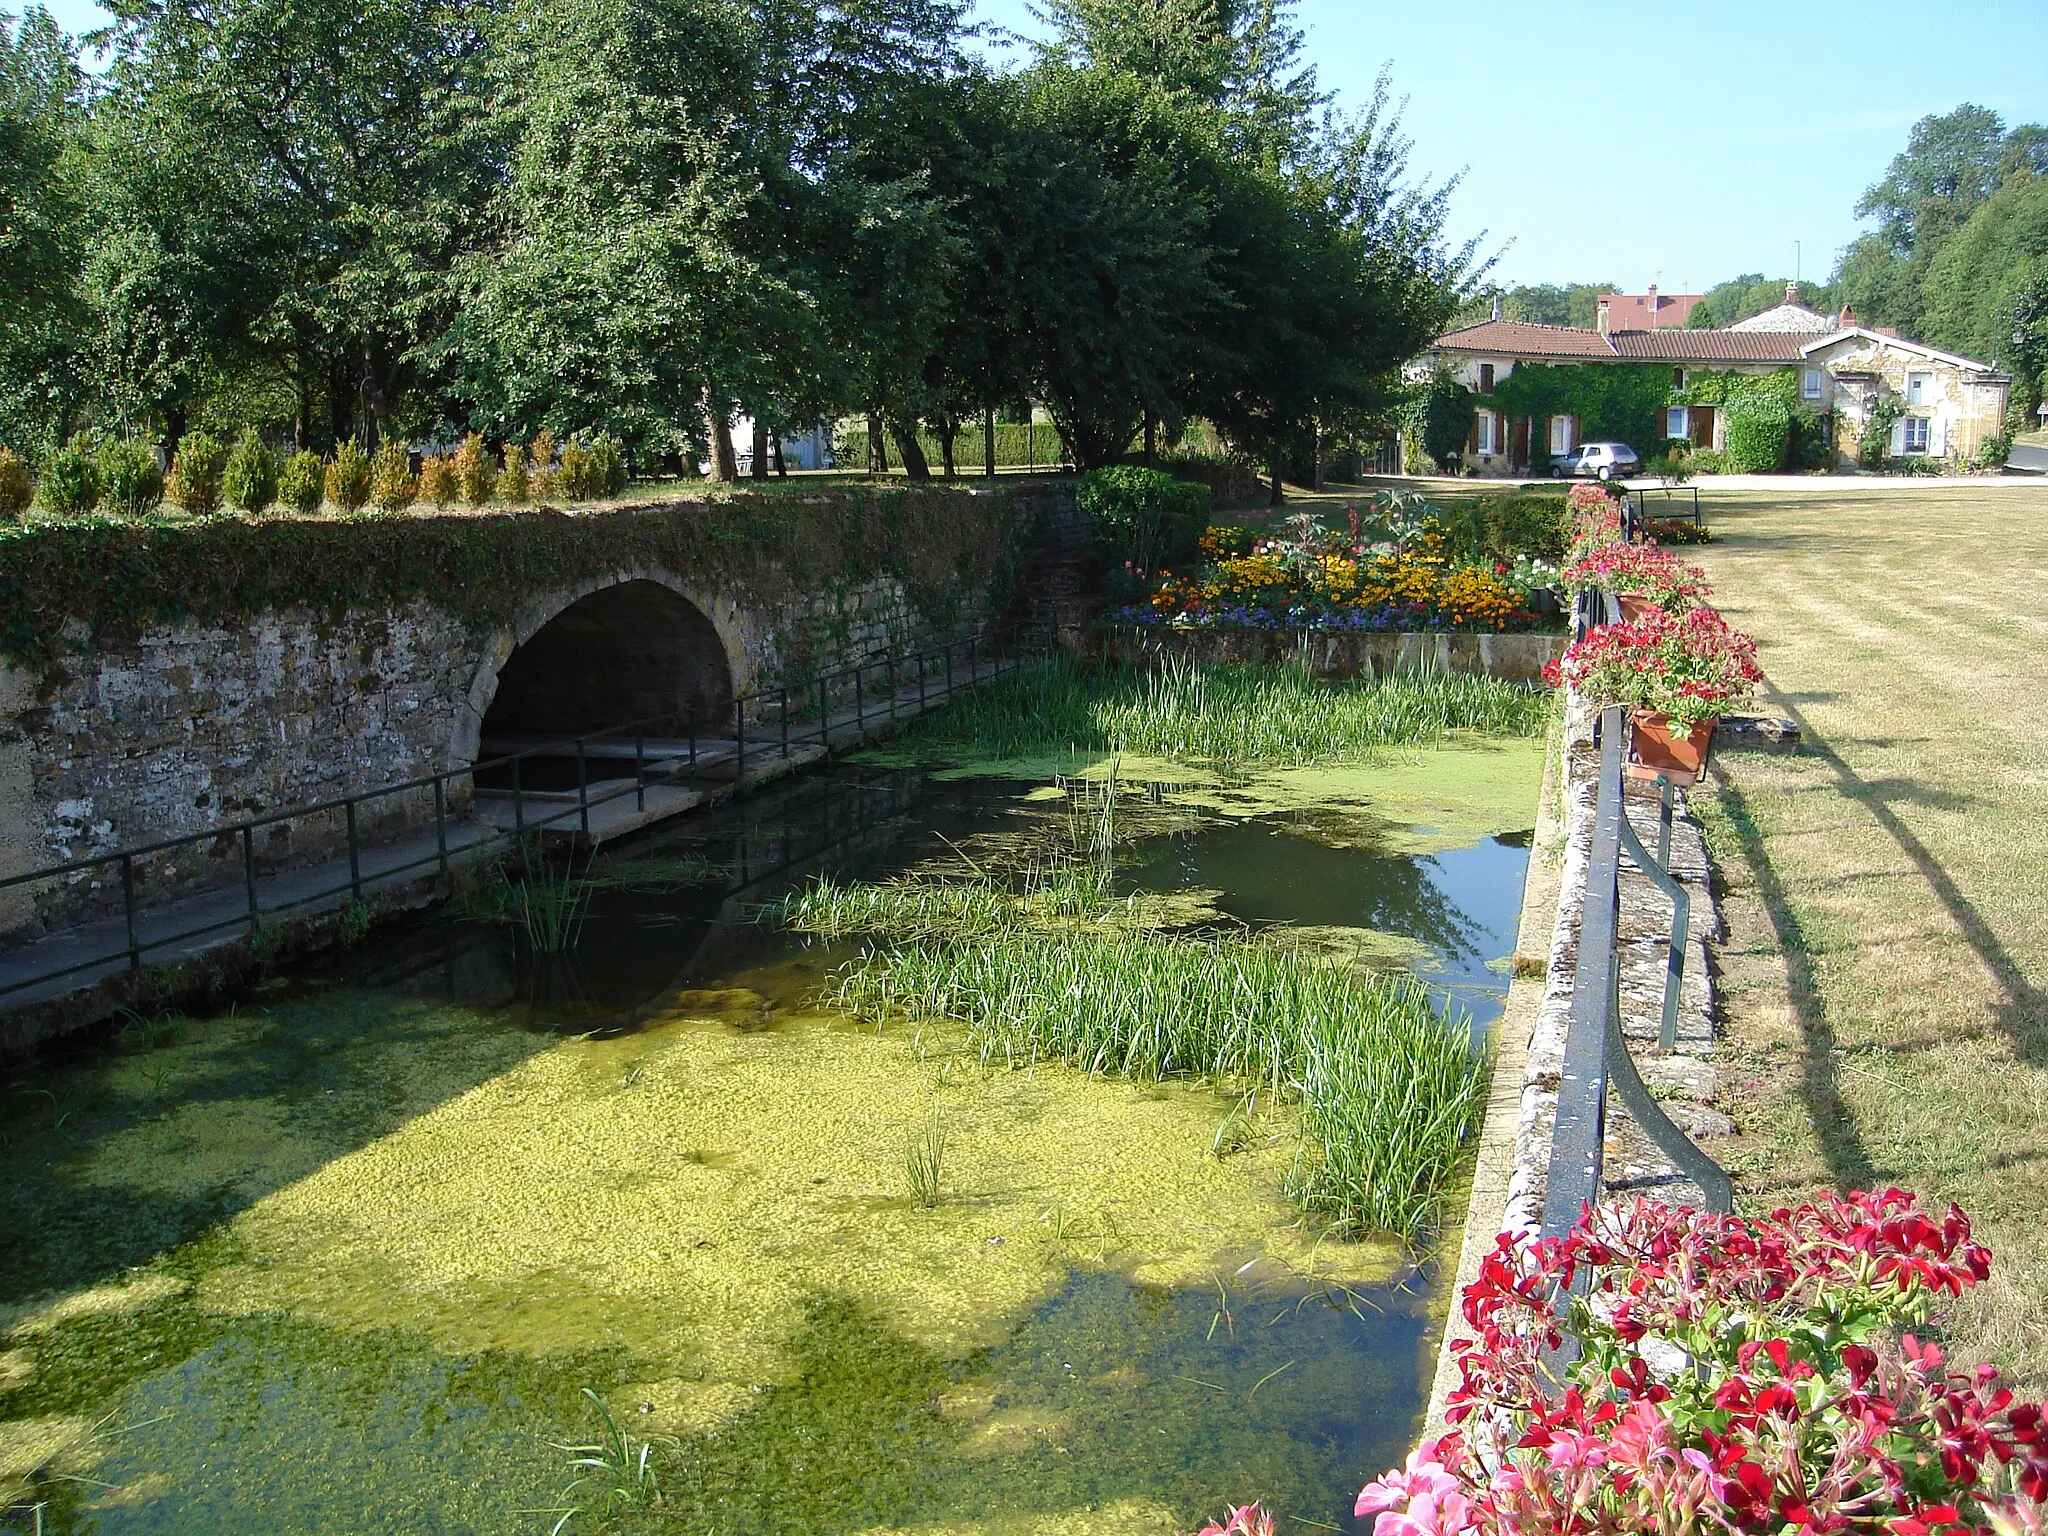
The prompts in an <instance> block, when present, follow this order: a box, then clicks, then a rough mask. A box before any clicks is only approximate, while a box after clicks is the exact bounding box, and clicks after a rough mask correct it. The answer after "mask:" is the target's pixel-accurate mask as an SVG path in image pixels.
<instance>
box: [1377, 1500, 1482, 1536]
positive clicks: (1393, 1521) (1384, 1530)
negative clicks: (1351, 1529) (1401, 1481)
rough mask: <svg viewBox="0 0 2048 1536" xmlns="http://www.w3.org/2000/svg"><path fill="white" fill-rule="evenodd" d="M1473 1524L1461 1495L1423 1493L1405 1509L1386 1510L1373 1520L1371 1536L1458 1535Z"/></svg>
mask: <svg viewBox="0 0 2048 1536" xmlns="http://www.w3.org/2000/svg"><path fill="white" fill-rule="evenodd" d="M1476 1523H1477V1522H1476V1521H1475V1519H1474V1517H1473V1510H1472V1501H1471V1500H1470V1499H1468V1498H1466V1497H1465V1495H1464V1494H1462V1493H1445V1494H1441V1495H1439V1494H1434V1493H1425V1494H1422V1495H1420V1496H1419V1497H1417V1498H1416V1499H1415V1501H1414V1502H1413V1503H1411V1504H1410V1505H1409V1506H1408V1507H1407V1509H1405V1510H1399V1509H1389V1510H1384V1511H1382V1512H1381V1514H1380V1517H1379V1518H1378V1519H1377V1520H1375V1521H1373V1523H1372V1530H1373V1536H1458V1533H1459V1532H1461V1531H1469V1530H1471V1529H1472V1528H1473V1526H1474V1525H1475V1524H1476Z"/></svg>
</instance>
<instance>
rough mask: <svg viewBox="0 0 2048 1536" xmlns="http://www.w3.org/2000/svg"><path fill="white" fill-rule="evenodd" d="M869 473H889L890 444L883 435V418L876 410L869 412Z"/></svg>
mask: <svg viewBox="0 0 2048 1536" xmlns="http://www.w3.org/2000/svg"><path fill="white" fill-rule="evenodd" d="M868 473H869V474H871V475H886V474H887V473H889V445H888V442H887V441H886V440H885V439H884V438H883V436H882V418H881V416H880V414H879V413H877V412H875V411H869V412H868Z"/></svg>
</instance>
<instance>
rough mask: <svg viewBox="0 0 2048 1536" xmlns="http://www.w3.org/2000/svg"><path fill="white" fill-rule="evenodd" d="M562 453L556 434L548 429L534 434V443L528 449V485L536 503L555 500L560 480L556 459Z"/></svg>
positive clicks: (543, 428)
mask: <svg viewBox="0 0 2048 1536" xmlns="http://www.w3.org/2000/svg"><path fill="white" fill-rule="evenodd" d="M560 451H561V448H560V445H559V444H558V443H556V441H555V434H554V433H552V432H550V431H549V430H548V429H547V428H546V427H542V428H541V429H540V430H539V431H538V432H536V433H534V434H533V441H532V443H530V444H528V446H527V449H526V483H527V489H528V491H529V492H530V493H531V494H532V496H533V499H534V500H535V501H549V500H552V499H553V497H554V495H555V491H556V489H557V487H558V481H559V479H560V476H559V475H558V473H557V471H556V468H555V458H556V455H557V454H558V453H559V452H560Z"/></svg>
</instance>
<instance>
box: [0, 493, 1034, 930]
mask: <svg viewBox="0 0 2048 1536" xmlns="http://www.w3.org/2000/svg"><path fill="white" fill-rule="evenodd" d="M1070 504H1071V492H1070V490H1068V489H1067V488H1066V487H1064V486H1061V485H1058V484H1045V483H1038V484H1033V485H1027V486H1022V487H1018V488H1015V489H1012V488H991V489H987V490H978V491H976V490H966V489H936V488H935V489H932V490H929V491H918V492H909V493H906V492H891V493H883V494H881V495H877V494H875V493H873V492H864V491H855V492H836V493H831V492H826V493H816V494H810V495H801V494H799V495H790V494H782V495H772V496H771V495H759V496H753V497H744V498H739V499H737V500H734V501H721V502H715V503H709V502H703V501H694V500H691V501H680V500H679V501H669V502H650V503H642V504H634V505H625V506H615V507H609V508H604V509H599V510H593V511H588V512H582V513H557V512H520V513H495V512H494V513H468V514H461V513H455V514H440V515H437V514H432V513H428V514H424V515H420V516H406V517H397V518H383V519H372V520H360V521H350V522H341V521H327V522H319V521H305V520H282V519H281V520H276V521H273V522H267V523H250V522H247V521H242V520H234V521H233V522H232V524H229V523H228V522H226V521H225V520H224V521H223V522H220V523H205V524H197V525H193V526H192V527H189V528H169V529H163V528H158V529H149V530H134V529H121V528H112V529H109V528H105V527H102V528H100V529H97V530H78V529H65V530H56V529H53V530H51V532H50V534H49V536H48V540H47V541H46V543H45V544H43V545H41V546H37V545H36V544H35V543H34V542H33V541H24V542H23V543H21V544H17V545H15V546H13V547H12V548H10V549H7V550H4V551H0V644H4V645H5V647H6V649H7V651H8V652H9V657H8V664H7V665H6V667H5V668H4V670H0V877H4V876H5V875H9V874H15V873H20V872H25V871H27V870H30V869H35V868H41V867H46V866H50V865H54V864H58V863H62V862H66V861H69V860H72V859H80V858H86V857H90V856H93V855H96V854H100V853H106V852H111V851H114V850H117V849H124V848H134V847H136V846H138V845H142V844H148V843H151V842H155V841H157V840H160V839H168V838H174V837H181V836H186V835H188V834H192V833H203V832H207V831H209V830H210V829H212V828H214V827H217V826H222V825H226V824H231V823H235V822H239V821H242V820H245V819H247V818H251V817H258V816H265V815H269V814H272V813H277V812H285V811H291V810H294V809H295V808H299V807H305V806H309V805H313V804H317V803H319V802H322V801H327V800H332V799H337V798H339V797H342V796H346V795H355V794H360V793H363V792H365V791H368V790H374V789H377V788H380V787H382V786H386V785H392V784H400V783H404V782H406V781H408V780H412V779H417V778H421V777H424V776H427V775H430V774H432V773H435V772H438V771H449V770H459V769H462V768H465V767H467V766H469V765H470V764H473V763H475V762H476V761H477V760H478V759H479V756H480V755H483V754H487V753H488V752H489V751H490V750H491V748H492V744H493V742H494V741H497V742H503V741H507V740H531V739H534V738H550V739H551V738H562V737H569V736H574V735H580V734H585V733H589V732H594V731H601V730H604V729H606V728H607V727H611V726H617V725H623V724H627V723H630V722H633V721H636V720H641V719H646V718H649V717H653V716H657V715H670V716H673V717H675V718H676V720H677V722H678V725H677V729H678V730H681V729H690V730H701V731H703V732H704V733H705V734H708V735H715V734H718V733H719V730H720V727H721V726H723V727H724V728H725V730H726V732H727V733H729V732H730V722H731V720H732V711H733V701H734V699H735V697H736V696H742V695H746V694H748V693H750V692H752V691H754V690H756V689H760V688H764V687H773V686H774V685H776V684H777V683H780V682H784V681H793V680H796V679H798V678H802V677H807V676H810V675H813V674H815V673H817V672H819V671H822V670H826V669H829V668H831V667H834V666H839V665H844V664H846V663H848V662H850V661H853V660H867V659H871V658H876V657H880V656H884V655H889V654H904V653H905V652H907V651H908V650H910V649H911V648H914V647H916V646H919V645H925V644H929V643H931V642H933V641H934V640H939V639H949V638H954V637H956V636H960V635H965V634H971V633H983V632H987V631H988V630H990V629H991V628H993V627H995V626H997V625H998V624H1000V623H1003V622H1005V621H1010V620H1014V619H1015V618H1016V617H1017V615H1018V612H1019V610H1018V609H1017V608H1016V606H1015V603H1016V598H1017V595H1018V590H1019V588H1020V585H1021V583H1020V572H1022V571H1023V570H1024V568H1025V567H1026V565H1027V564H1028V563H1029V562H1030V561H1031V560H1032V559H1033V558H1034V554H1033V551H1034V541H1035V540H1037V539H1040V538H1041V537H1042V535H1043V531H1044V529H1045V528H1046V527H1048V526H1052V525H1054V524H1058V523H1062V522H1064V521H1065V520H1066V519H1067V518H1069V517H1070V516H1071V513H1070ZM10 563H11V564H10ZM415 798H417V799H418V800H419V803H417V804H409V803H407V801H406V798H405V797H402V796H395V797H390V798H388V799H386V800H384V801H381V802H379V804H380V805H382V806H384V807H386V811H385V814H384V820H385V823H386V824H385V825H383V826H380V827H377V828H373V829H366V830H368V831H369V832H370V834H371V835H391V834H393V833H395V832H397V831H402V830H406V829H405V828H404V827H403V826H400V825H396V824H394V823H395V822H404V821H406V820H408V819H409V820H411V821H412V822H413V823H414V824H415V825H416V824H417V823H418V820H419V818H420V817H421V815H422V814H423V813H424V814H425V815H427V816H431V799H430V798H428V792H426V791H422V792H420V796H418V797H415ZM335 830H336V829H327V832H326V833H325V834H323V833H322V832H321V831H320V830H319V829H317V828H313V829H310V830H309V826H308V821H307V819H306V818H300V819H299V820H298V821H295V822H294V823H292V824H291V825H290V826H286V825H284V824H282V823H280V824H278V825H277V826H275V827H272V828H267V829H265V832H264V834H263V837H264V841H263V843H262V846H261V847H260V849H259V853H260V856H261V857H262V858H263V859H264V861H265V862H266V864H268V865H270V866H273V867H275V866H277V865H281V864H284V863H288V862H290V861H291V860H293V859H305V858H308V857H312V856H315V855H321V854H324V853H327V852H331V843H332V834H333V832H334V831H335ZM323 836H324V837H325V838H326V841H327V842H328V843H329V845H330V846H328V847H326V848H322V847H319V846H314V845H315V844H317V843H319V842H320V841H322V839H323ZM231 842H232V843H235V844H236V846H235V847H233V848H230V847H228V846H226V845H227V844H229V843H231ZM213 843H218V844H220V845H222V846H219V847H214V846H213ZM241 858H242V855H241V851H240V848H239V840H238V839H233V838H229V837H222V838H219V839H215V840H211V841H210V842H208V843H202V844H197V845H189V846H188V847H186V848H184V849H181V850H178V851H177V852H176V853H174V854H171V855H163V856H160V857H159V860H158V862H157V864H156V865H155V866H154V867H152V868H151V869H150V871H149V879H150V882H151V884H152V886H153V887H155V888H156V889H158V890H171V889H177V888H186V889H190V888H193V887H194V886H195V885H202V884H205V883H206V882H207V881H208V880H209V879H211V880H212V882H213V883H216V884H218V883H221V882H223V881H225V880H228V879H231V878H238V876H239V870H240V867H241ZM209 866H211V867H209ZM111 877H112V871H110V870H105V871H101V872H99V874H98V875H97V876H81V877H79V878H76V879H71V880H67V881H56V882H38V883H37V884H36V885H35V886H33V887H30V886H22V887H16V888H15V889H14V890H13V891H11V892H0V928H4V930H5V933H6V936H7V937H8V938H10V939H13V940H17V941H18V940H21V939H26V938H30V937H33V936H35V935H36V934H38V933H40V932H44V931H47V930H48V929H49V928H51V927H53V926H57V925H61V924H63V923H66V922H70V921H73V920H76V919H79V918H82V917H89V916H92V915H94V914H95V913H104V912H105V911H107V910H108V904H109V900H110V899H111V897H112V896H113V895H115V894H118V893H117V892H112V891H110V890H109V889H108V887H109V885H110V884H115V883H117V880H114V879H112V878H111Z"/></svg>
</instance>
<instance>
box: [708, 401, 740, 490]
mask: <svg viewBox="0 0 2048 1536" xmlns="http://www.w3.org/2000/svg"><path fill="white" fill-rule="evenodd" d="M704 429H705V433H706V435H707V436H708V437H709V438H710V439H711V478H712V479H713V480H716V481H718V482H719V483H720V484H722V485H730V484H732V482H733V481H735V480H737V479H739V477H740V462H739V455H738V454H736V453H734V452H733V451H732V422H731V420H730V419H729V418H728V417H727V416H726V413H725V405H724V403H723V402H722V401H721V400H720V399H719V396H718V389H717V386H716V385H714V384H712V383H710V382H708V381H707V382H706V383H705V385H704Z"/></svg>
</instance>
